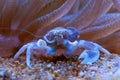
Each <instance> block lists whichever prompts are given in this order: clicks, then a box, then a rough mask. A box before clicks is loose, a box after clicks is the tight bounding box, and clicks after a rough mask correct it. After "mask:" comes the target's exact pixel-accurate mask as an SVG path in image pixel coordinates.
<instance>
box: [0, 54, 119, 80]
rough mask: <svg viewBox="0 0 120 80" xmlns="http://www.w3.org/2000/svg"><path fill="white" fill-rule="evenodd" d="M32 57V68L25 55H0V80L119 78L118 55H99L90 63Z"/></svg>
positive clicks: (94, 79) (110, 79)
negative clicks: (17, 56)
mask: <svg viewBox="0 0 120 80" xmlns="http://www.w3.org/2000/svg"><path fill="white" fill-rule="evenodd" d="M52 58H54V60H55V61H51V60H49V59H46V58H45V59H33V60H31V63H32V65H33V67H34V69H29V68H28V67H27V66H26V62H25V56H24V55H23V56H20V57H19V58H18V59H16V60H15V59H13V58H2V57H0V80H120V56H119V55H117V54H112V55H111V56H110V57H104V56H101V57H100V59H99V60H98V61H97V62H96V63H94V64H91V65H81V64H80V62H81V60H78V59H77V58H78V57H73V58H67V59H65V58H64V59H62V60H60V59H59V58H63V56H59V57H57V58H58V60H56V59H55V58H56V57H52Z"/></svg>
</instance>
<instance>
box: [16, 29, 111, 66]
mask: <svg viewBox="0 0 120 80" xmlns="http://www.w3.org/2000/svg"><path fill="white" fill-rule="evenodd" d="M78 37H79V32H78V30H77V29H75V28H74V27H68V28H63V27H57V28H54V29H52V30H50V31H48V32H47V33H46V34H45V35H44V37H43V39H39V40H38V41H34V42H30V43H27V44H25V45H23V46H22V47H21V48H20V49H19V51H18V52H17V53H16V54H15V56H14V58H15V59H16V58H18V56H19V55H21V54H22V53H23V52H24V51H25V50H26V65H27V66H28V67H29V68H33V67H32V65H31V62H30V58H31V56H32V55H35V53H34V50H40V52H41V53H38V54H42V55H54V54H56V49H57V47H59V46H63V47H64V49H65V50H66V53H67V54H69V55H71V54H72V53H73V52H74V51H75V50H76V49H78V48H84V51H83V52H82V53H81V54H80V55H79V57H78V60H79V59H83V61H82V62H81V64H83V65H84V64H92V63H94V62H96V61H97V60H98V59H99V57H100V52H103V53H105V55H107V56H109V55H110V54H111V53H110V52H109V51H108V50H106V49H105V48H103V47H102V46H100V45H99V44H97V43H94V42H91V41H86V40H77V38H78Z"/></svg>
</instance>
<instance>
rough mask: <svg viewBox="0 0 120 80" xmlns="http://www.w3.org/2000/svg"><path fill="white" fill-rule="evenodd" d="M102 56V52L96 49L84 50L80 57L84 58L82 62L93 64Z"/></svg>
mask: <svg viewBox="0 0 120 80" xmlns="http://www.w3.org/2000/svg"><path fill="white" fill-rule="evenodd" d="M99 57H100V52H99V51H98V50H97V49H96V50H84V51H83V52H82V53H81V55H80V56H79V58H78V59H81V58H83V59H84V60H83V61H82V62H81V64H92V63H94V62H96V61H97V60H98V59H99Z"/></svg>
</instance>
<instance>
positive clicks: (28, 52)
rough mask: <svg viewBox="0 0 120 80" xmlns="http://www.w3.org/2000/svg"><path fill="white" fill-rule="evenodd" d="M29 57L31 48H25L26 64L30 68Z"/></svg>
mask: <svg viewBox="0 0 120 80" xmlns="http://www.w3.org/2000/svg"><path fill="white" fill-rule="evenodd" d="M30 57H31V46H30V47H28V48H27V52H26V64H27V66H28V67H29V68H32V66H31V64H30Z"/></svg>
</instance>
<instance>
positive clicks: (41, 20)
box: [0, 0, 120, 57]
mask: <svg viewBox="0 0 120 80" xmlns="http://www.w3.org/2000/svg"><path fill="white" fill-rule="evenodd" d="M0 1H1V2H0V56H2V57H6V56H11V55H12V54H14V53H15V52H16V51H17V50H18V49H19V48H20V47H21V46H22V45H23V44H25V43H27V42H31V41H32V40H37V39H39V38H42V36H43V35H44V34H45V33H46V32H47V31H49V30H50V29H52V28H55V27H59V26H60V27H70V26H74V27H75V28H77V29H78V30H79V34H80V37H79V39H84V40H90V41H94V42H97V43H99V44H101V45H102V46H104V47H105V48H107V49H108V50H109V51H111V52H116V53H120V49H119V48H120V31H119V30H120V26H119V25H120V13H119V9H120V8H119V2H118V1H117V0H99V1H98V0H0Z"/></svg>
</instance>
